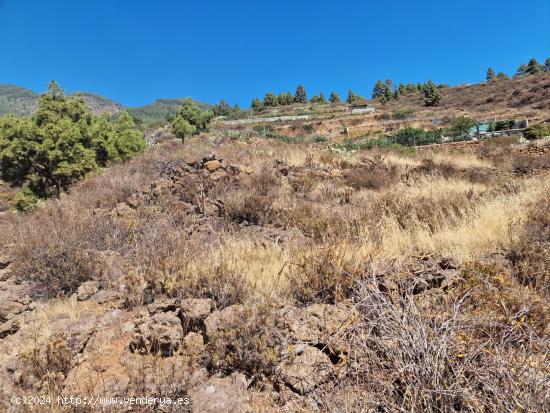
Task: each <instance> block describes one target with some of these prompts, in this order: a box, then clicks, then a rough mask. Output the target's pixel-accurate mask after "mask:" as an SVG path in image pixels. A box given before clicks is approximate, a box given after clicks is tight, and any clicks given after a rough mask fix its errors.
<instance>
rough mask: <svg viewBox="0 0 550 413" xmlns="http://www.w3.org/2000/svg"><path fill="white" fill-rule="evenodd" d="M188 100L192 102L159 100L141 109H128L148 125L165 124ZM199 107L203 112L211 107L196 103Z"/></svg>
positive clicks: (184, 99)
mask: <svg viewBox="0 0 550 413" xmlns="http://www.w3.org/2000/svg"><path fill="white" fill-rule="evenodd" d="M186 100H192V99H191V98H182V99H158V100H156V101H155V102H153V103H151V104H149V105H145V106H139V107H133V108H128V109H127V110H128V113H130V115H132V116H133V117H135V118H137V119H140V120H142V121H143V122H144V123H146V124H151V123H164V122H166V118H167V117H168V115H170V114H171V113H174V112H175V110H176V108H177V107H178V106H180V105H181V104H182V103H183V102H185V101H186ZM194 102H195V104H197V106H198V107H199V108H201V109H203V110H207V109H209V108H210V107H211V105H209V104H207V103H202V102H197V101H194Z"/></svg>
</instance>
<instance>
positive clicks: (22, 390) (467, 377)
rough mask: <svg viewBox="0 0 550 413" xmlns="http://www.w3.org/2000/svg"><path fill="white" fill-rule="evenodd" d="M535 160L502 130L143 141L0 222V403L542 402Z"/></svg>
mask: <svg viewBox="0 0 550 413" xmlns="http://www.w3.org/2000/svg"><path fill="white" fill-rule="evenodd" d="M549 173H550V146H549V144H548V142H544V141H543V142H535V143H531V144H519V143H517V142H516V141H515V140H514V139H508V138H505V139H496V140H493V141H487V142H471V143H468V144H460V145H440V146H438V147H435V148H423V149H422V150H420V151H418V152H416V153H414V154H405V153H403V152H400V151H397V152H396V151H357V152H354V153H347V152H346V153H344V152H336V151H332V150H331V149H330V148H329V147H328V146H326V145H325V144H323V143H311V144H294V143H284V142H281V141H276V140H266V139H262V138H261V135H260V134H258V133H257V134H256V135H254V136H249V137H248V138H246V139H244V138H241V139H234V138H232V137H231V136H225V137H220V136H219V135H218V132H215V133H213V134H209V135H204V136H202V137H200V138H196V139H191V140H189V141H188V142H186V144H185V145H181V144H179V143H174V142H165V143H162V144H159V145H156V146H155V147H153V148H151V149H150V150H149V151H147V152H146V153H145V154H144V155H142V156H140V157H138V158H135V159H133V160H132V161H130V162H129V163H128V164H124V165H119V166H116V167H113V168H111V169H109V170H107V171H106V172H105V173H104V174H102V175H98V176H94V177H91V178H89V179H87V180H85V181H83V182H81V183H80V184H78V185H76V186H75V187H74V189H73V190H71V192H70V194H67V195H65V196H63V197H62V198H61V199H60V200H53V201H48V202H45V203H44V205H43V206H42V207H41V208H38V209H37V210H36V211H35V212H34V213H32V214H30V215H13V216H10V217H9V220H8V221H7V222H5V223H4V224H3V226H2V233H3V234H4V235H3V237H2V238H1V240H0V251H1V253H0V403H3V404H1V406H2V408H1V409H2V410H8V409H9V408H11V407H13V406H11V405H10V400H11V397H12V396H16V397H22V396H24V395H26V394H45V395H51V396H52V397H53V398H55V399H54V400H57V396H66V397H69V396H81V397H85V396H102V397H113V398H122V397H124V396H126V397H132V396H135V397H140V396H149V397H169V398H170V399H171V400H175V401H178V400H179V401H180V402H178V403H181V404H173V405H168V406H166V405H165V406H163V407H162V409H160V408H159V406H150V405H149V406H147V405H142V406H139V407H137V406H126V408H127V410H128V411H144V412H146V411H147V412H148V411H159V410H160V411H165V412H182V411H193V412H212V413H213V412H273V413H275V412H289V413H299V412H335V411H341V412H368V411H384V412H394V411H418V412H433V413H435V412H450V413H453V412H456V413H458V412H472V411H485V412H495V413H496V412H503V411H510V412H512V411H514V410H516V411H526V412H531V411H547V410H549V409H550V399H549V398H548V395H549V394H550V386H549V383H548V380H547V375H548V365H547V360H546V357H547V356H546V355H547V354H548V351H549V350H550V349H549V348H548V343H549V338H550V332H549V331H548V325H549V324H548V320H549V319H550V313H549V311H550V307H549V304H548V279H549V278H548V276H549V272H548V271H549V267H548V259H549V256H548V251H550V237H549V236H550V233H549V231H548V229H549V228H550V222H549V221H548V214H547V213H546V212H547V211H548V208H549V207H550V198H549V195H548V194H550V191H549V190H550V187H549V183H550V179H549V178H550V176H549ZM88 401H89V402H90V405H88V406H87V407H86V409H85V410H84V411H107V412H117V411H121V408H120V406H118V405H117V406H116V407H113V406H106V405H102V406H100V404H101V400H99V399H97V398H94V399H88ZM42 407H43V408H42ZM55 408H56V409H57V410H58V411H74V410H75V409H74V408H73V406H60V405H57V404H56V405H55ZM51 410H52V408H51V406H38V408H37V409H36V410H35V411H44V412H46V411H51Z"/></svg>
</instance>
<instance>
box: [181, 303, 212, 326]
mask: <svg viewBox="0 0 550 413" xmlns="http://www.w3.org/2000/svg"><path fill="white" fill-rule="evenodd" d="M213 309H214V301H212V300H211V299H209V298H185V299H183V300H182V301H181V303H180V311H179V316H180V318H181V321H182V325H183V328H184V330H185V331H191V330H194V329H195V330H204V320H205V319H206V318H207V317H208V316H209V315H210V314H211V313H212V310H213Z"/></svg>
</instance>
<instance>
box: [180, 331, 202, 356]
mask: <svg viewBox="0 0 550 413" xmlns="http://www.w3.org/2000/svg"><path fill="white" fill-rule="evenodd" d="M183 350H184V352H185V354H186V355H188V356H190V357H192V358H195V359H196V358H199V357H201V356H202V355H203V354H204V338H203V337H202V334H199V333H193V332H191V333H188V334H187V335H186V336H185V337H184V339H183Z"/></svg>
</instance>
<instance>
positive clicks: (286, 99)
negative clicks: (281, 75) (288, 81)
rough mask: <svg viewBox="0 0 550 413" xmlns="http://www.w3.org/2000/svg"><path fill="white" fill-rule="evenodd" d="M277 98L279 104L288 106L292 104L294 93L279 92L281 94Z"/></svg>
mask: <svg viewBox="0 0 550 413" xmlns="http://www.w3.org/2000/svg"><path fill="white" fill-rule="evenodd" d="M277 100H278V102H279V105H281V106H288V105H292V102H293V101H294V98H293V97H292V93H290V92H286V93H281V94H279V96H278V97H277Z"/></svg>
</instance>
